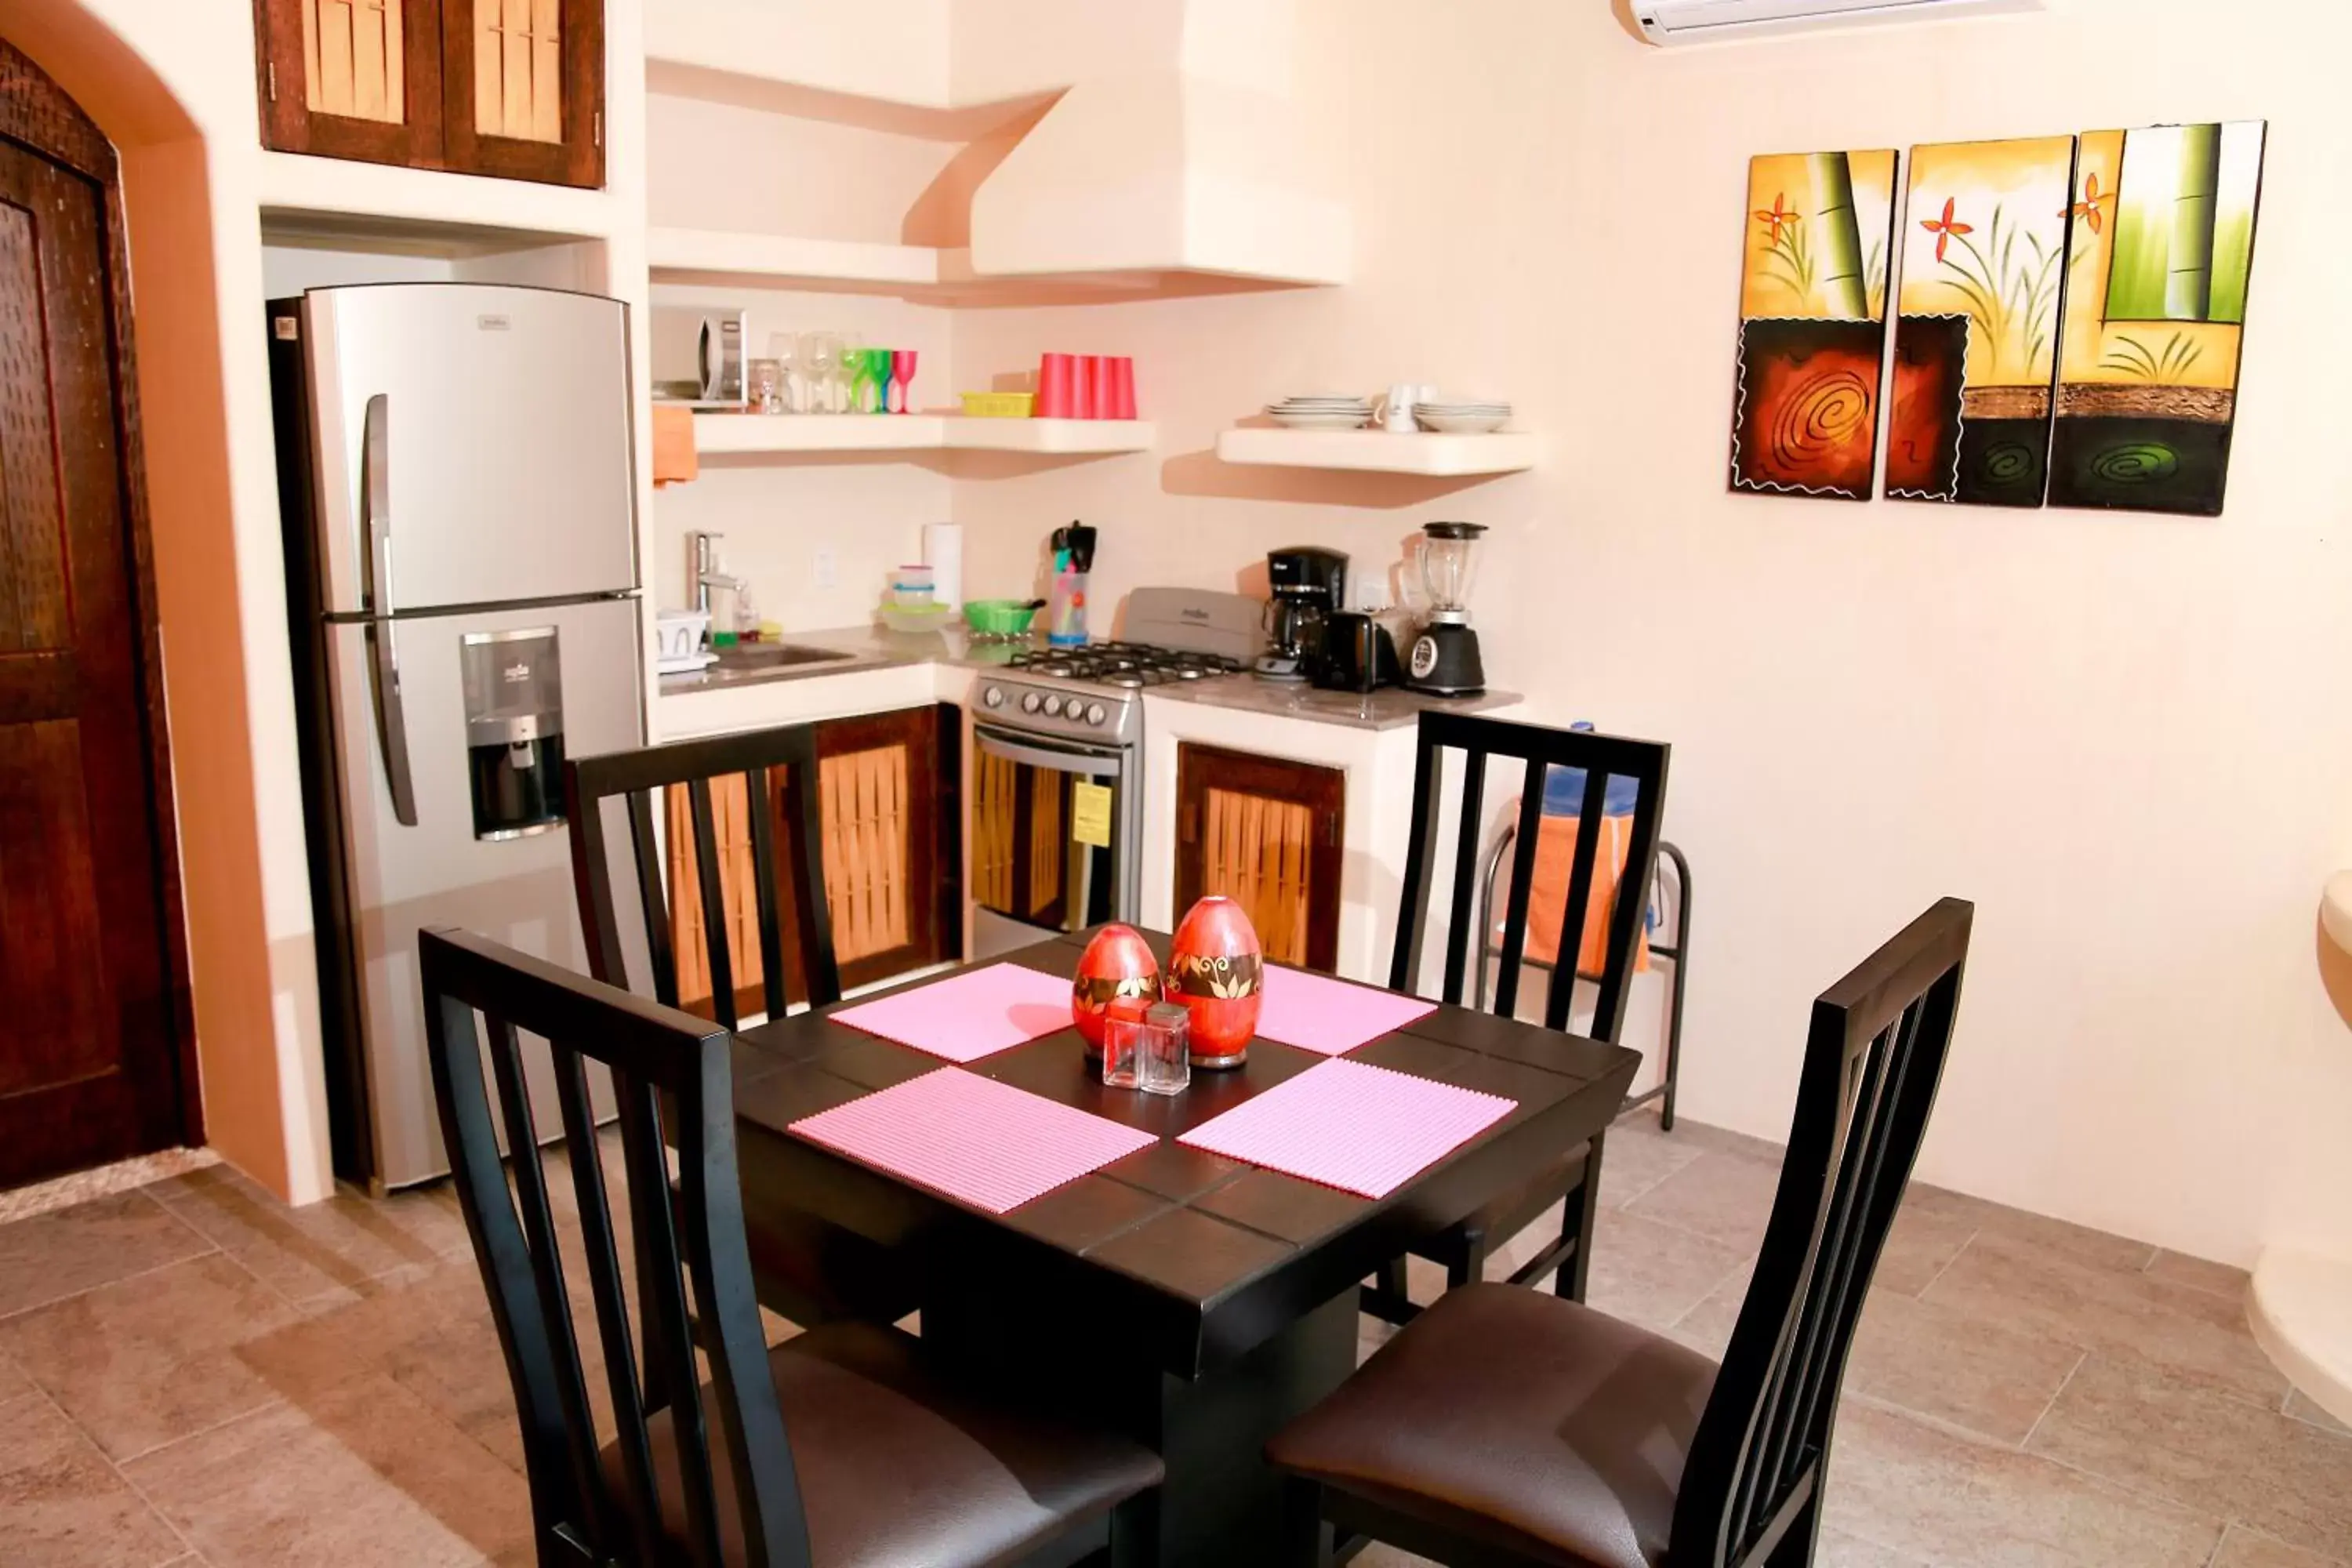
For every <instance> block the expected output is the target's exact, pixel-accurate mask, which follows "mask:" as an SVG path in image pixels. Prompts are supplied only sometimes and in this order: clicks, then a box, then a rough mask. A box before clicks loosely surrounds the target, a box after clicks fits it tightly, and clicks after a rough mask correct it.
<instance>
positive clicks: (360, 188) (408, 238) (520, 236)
mask: <svg viewBox="0 0 2352 1568" xmlns="http://www.w3.org/2000/svg"><path fill="white" fill-rule="evenodd" d="M260 183H261V200H260V204H259V205H260V208H261V216H262V222H263V225H264V226H265V227H266V228H268V229H270V230H272V231H273V232H277V233H280V234H289V235H299V234H309V235H312V236H315V237H322V238H334V237H349V238H352V239H365V238H370V237H375V238H383V239H391V240H398V241H404V242H406V243H408V244H410V245H422V246H424V247H426V248H428V249H440V250H446V251H447V252H449V253H452V254H478V253H482V252H488V251H498V250H512V249H521V248H528V247H534V246H539V245H546V244H555V243H563V242H567V241H572V240H581V239H610V238H612V237H614V235H616V234H620V233H623V232H625V231H626V230H627V229H629V228H631V227H633V226H635V219H634V218H633V217H631V216H628V215H626V214H625V213H624V212H623V210H622V205H621V203H620V201H619V199H618V198H617V197H615V196H614V195H612V194H611V193H610V192H608V191H584V190H574V189H572V188H571V187H569V186H565V185H543V184H534V183H533V182H531V181H529V180H498V179H490V178H488V177H486V176H484V175H480V174H450V173H447V172H446V171H444V170H439V169H404V168H395V167H394V166H392V165H390V164H384V163H358V162H355V161H353V160H350V159H344V158H320V157H314V156H311V155H310V154H308V153H278V152H265V153H262V154H261V182H260Z"/></svg>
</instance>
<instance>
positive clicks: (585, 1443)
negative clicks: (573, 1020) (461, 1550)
mask: <svg viewBox="0 0 2352 1568" xmlns="http://www.w3.org/2000/svg"><path fill="white" fill-rule="evenodd" d="M486 1021H487V1023H488V1035H489V1058H490V1071H491V1074H492V1078H493V1081H495V1082H496V1083H497V1085H498V1090H499V1116H500V1118H501V1120H503V1121H505V1123H506V1131H507V1148H508V1150H509V1154H510V1158H509V1161H508V1164H509V1168H510V1170H511V1171H512V1173H513V1179H514V1201H515V1206H516V1208H517V1209H518V1210H519V1211H520V1215H521V1218H522V1238H523V1246H524V1247H525V1248H526V1250H527V1251H528V1252H529V1254H530V1275H531V1283H532V1285H533V1286H534V1287H536V1289H535V1292H534V1294H535V1295H536V1297H537V1300H538V1306H539V1318H540V1328H541V1331H543V1332H544V1333H545V1334H546V1335H547V1339H548V1343H549V1344H550V1345H551V1347H552V1349H553V1352H554V1353H553V1355H552V1356H551V1358H550V1359H551V1362H552V1363H553V1371H554V1374H555V1393H556V1402H557V1406H558V1408H559V1410H560V1411H561V1412H562V1416H563V1436H564V1452H565V1456H566V1458H569V1460H570V1461H571V1465H572V1485H573V1487H574V1488H575V1489H576V1490H577V1491H578V1494H579V1496H580V1499H581V1500H582V1502H583V1504H584V1505H585V1506H586V1507H587V1508H588V1510H589V1511H590V1512H592V1513H593V1514H595V1515H597V1521H596V1522H597V1528H598V1532H599V1533H600V1534H602V1533H605V1532H606V1531H609V1530H610V1528H611V1521H610V1520H609V1519H608V1518H606V1517H604V1508H603V1505H604V1489H603V1488H602V1487H600V1486H598V1485H597V1484H596V1424H595V1421H594V1419H593V1417H591V1416H590V1415H589V1413H588V1388H587V1384H586V1382H585V1380H584V1379H583V1376H582V1374H581V1368H580V1346H579V1342H578V1341H577V1340H576V1339H575V1338H574V1337H573V1335H572V1298H571V1293H570V1292H569V1290H567V1289H566V1288H565V1286H564V1282H563V1264H562V1259H561V1258H558V1256H557V1255H556V1250H555V1216H554V1215H552V1214H551V1213H550V1212H549V1211H548V1206H547V1169H546V1167H545V1166H543V1165H541V1163H540V1161H539V1128H538V1124H537V1122H536V1121H535V1120H534V1119H533V1117H532V1115H531V1108H530V1090H529V1089H527V1088H526V1087H525V1085H524V1081H523V1073H522V1047H521V1043H520V1041H519V1040H517V1039H516V1037H515V1027H514V1025H513V1023H512V1022H511V1021H509V1020H508V1019H506V1018H501V1017H498V1016H491V1017H490V1018H488V1020H486Z"/></svg>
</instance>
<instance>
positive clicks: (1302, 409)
mask: <svg viewBox="0 0 2352 1568" xmlns="http://www.w3.org/2000/svg"><path fill="white" fill-rule="evenodd" d="M1265 411H1266V413H1268V414H1269V415H1272V416H1274V422H1275V423H1276V425H1280V426H1284V427H1285V428H1286V429H1291V430H1354V429H1357V428H1359V427H1360V426H1365V425H1369V424H1370V423H1371V419H1372V402H1371V399H1370V398H1368V397H1349V396H1345V395H1341V394H1338V393H1320V394H1310V395H1307V396H1304V397H1286V398H1284V399H1283V400H1282V401H1281V402H1279V403H1269V404H1267V405H1265Z"/></svg>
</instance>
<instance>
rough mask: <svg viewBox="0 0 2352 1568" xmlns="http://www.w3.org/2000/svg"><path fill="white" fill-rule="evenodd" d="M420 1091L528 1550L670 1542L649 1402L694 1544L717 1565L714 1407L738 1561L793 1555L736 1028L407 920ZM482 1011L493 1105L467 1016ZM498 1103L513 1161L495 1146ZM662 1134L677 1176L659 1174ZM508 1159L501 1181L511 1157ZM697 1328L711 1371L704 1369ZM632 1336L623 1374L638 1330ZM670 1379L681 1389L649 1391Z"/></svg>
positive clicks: (788, 1462)
mask: <svg viewBox="0 0 2352 1568" xmlns="http://www.w3.org/2000/svg"><path fill="white" fill-rule="evenodd" d="M419 948H420V952H421V955H422V963H423V969H424V985H425V1011H426V1019H427V1026H428V1034H429V1036H430V1043H431V1057H432V1068H433V1080H434V1089H435V1098H436V1102H437V1103H438V1105H439V1108H440V1113H441V1123H442V1132H443V1136H444V1139H445V1141H446V1143H447V1145H448V1149H449V1156H450V1163H451V1166H452V1169H453V1171H454V1173H455V1175H456V1180H457V1194H458V1200H459V1205H460V1206H461V1207H462V1208H463V1209H464V1211H465V1215H466V1225H467V1232H468V1234H469V1235H470V1236H471V1237H472V1238H473V1242H474V1249H475V1256H476V1258H477V1259H478V1261H479V1262H480V1264H481V1266H482V1274H483V1282H484V1285H485V1287H486V1289H488V1294H489V1299H490V1306H491V1314H492V1317H493V1319H494V1320H495V1321H496V1323H497V1325H498V1330H499V1343H500V1346H501V1348H502V1349H503V1350H504V1351H505V1352H506V1358H507V1365H508V1371H509V1375H510V1377H511V1378H512V1380H513V1383H514V1387H515V1398H516V1405H517V1407H518V1410H519V1412H520V1416H521V1422H522V1427H523V1435H524V1453H525V1458H526V1460H527V1464H528V1468H529V1470H530V1490H531V1507H532V1513H533V1519H534V1524H535V1527H536V1530H537V1532H538V1537H539V1542H540V1545H541V1552H542V1554H543V1555H545V1556H547V1557H548V1559H549V1560H555V1559H556V1558H558V1557H559V1556H560V1557H562V1558H563V1560H569V1558H570V1556H572V1555H581V1556H584V1557H585V1558H586V1560H588V1561H593V1562H614V1561H620V1562H644V1563H652V1562H659V1561H667V1560H669V1558H670V1556H671V1552H672V1548H670V1547H669V1546H667V1545H666V1544H665V1542H666V1540H667V1533H666V1531H664V1529H663V1525H662V1521H661V1516H660V1513H659V1505H658V1502H657V1493H658V1488H657V1486H656V1479H655V1472H654V1466H653V1461H652V1458H651V1456H652V1452H653V1447H654V1444H653V1441H652V1434H651V1432H650V1429H649V1427H650V1422H651V1420H652V1419H653V1417H654V1416H655V1415H657V1414H660V1413H662V1412H664V1411H666V1412H667V1420H668V1423H669V1426H670V1429H671V1434H672V1436H671V1440H670V1441H671V1446H672V1447H674V1449H675V1451H676V1455H677V1465H678V1473H679V1479H680V1481H681V1482H682V1501H683V1505H684V1508H683V1512H684V1519H683V1521H682V1523H683V1525H684V1535H685V1541H684V1546H685V1550H686V1553H687V1555H688V1558H689V1559H690V1560H691V1561H692V1562H694V1563H698V1564H701V1565H706V1568H719V1563H720V1562H721V1556H720V1544H719V1543H720V1540H721V1538H722V1531H721V1528H720V1524H719V1518H718V1500H717V1499H718V1491H717V1489H716V1487H715V1485H714V1471H713V1465H714V1459H713V1455H712V1451H711V1434H710V1426H711V1425H712V1422H711V1421H709V1420H707V1419H706V1418H705V1406H704V1400H705V1398H706V1396H707V1397H708V1398H709V1401H710V1404H711V1405H712V1407H713V1411H714V1414H715V1416H716V1425H717V1426H719V1430H720V1431H721V1432H722V1433H723V1434H724V1438H723V1442H724V1447H725V1448H726V1461H727V1463H728V1464H729V1466H730V1473H731V1479H732V1480H733V1482H734V1485H733V1487H732V1493H733V1496H734V1499H735V1500H736V1503H737V1506H738V1507H739V1509H740V1513H741V1526H742V1530H741V1534H742V1538H743V1540H744V1542H745V1543H746V1549H747V1550H746V1562H747V1563H749V1564H751V1568H808V1562H809V1548H808V1536H807V1526H806V1522H805V1520H804V1518H803V1513H802V1509H801V1501H800V1492H799V1483H798V1480H797V1478H796V1476H795V1474H794V1471H793V1463H792V1455H791V1450H790V1448H789V1447H788V1446H787V1443H786V1440H785V1432H784V1426H783V1414H782V1409H781V1407H780V1406H779V1405H778V1403H777V1398H776V1389H775V1384H774V1383H773V1381H772V1376H771V1373H770V1371H769V1366H768V1359H767V1350H766V1342H765V1335H764V1334H763V1332H762V1331H761V1320H760V1310H759V1304H758V1301H757V1299H756V1297H755V1295H754V1292H753V1288H752V1282H751V1252H750V1247H749V1246H748V1244H747V1242H746V1240H745V1237H744V1230H743V1214H742V1198H741V1194H740V1189H739V1187H738V1185H737V1177H736V1173H735V1143H734V1104H733V1094H732V1077H731V1074H732V1070H733V1068H732V1060H731V1049H730V1044H731V1042H730V1036H729V1034H728V1032H727V1031H726V1030H725V1029H724V1028H714V1027H711V1026H708V1025H705V1024H704V1023H702V1022H701V1021H700V1020H698V1019H696V1018H692V1017H689V1016H686V1015H684V1014H682V1013H679V1012H677V1010H676V1009H674V1008H669V1007H665V1006H661V1005H656V1004H653V1003H648V1002H646V1001H643V1000H641V999H639V998H637V997H635V996H632V995H630V994H627V993H626V992H624V991H621V990H618V989H616V988H614V987H613V986H609V985H604V984H599V983H597V982H595V981H593V980H588V979H585V978H583V977H581V976H578V975H573V974H570V973H566V972H564V971H563V970H562V969H559V968H557V967H555V966H554V965H551V964H548V963H542V962H541V961H539V960H536V959H531V958H529V957H526V956H525V955H523V954H521V953H518V952H513V951H512V950H510V949H508V948H504V947H501V946H499V944H498V943H495V942H488V941H487V940H485V939H483V938H480V937H477V936H474V935H472V934H470V933H467V932H463V931H447V930H431V931H425V932H423V933H421V935H420V938H419ZM477 1013H479V1014H480V1016H482V1017H483V1018H485V1019H487V1020H488V1052H487V1054H488V1057H489V1058H490V1071H491V1077H493V1078H494V1079H495V1080H496V1084H497V1093H498V1099H499V1111H498V1113H497V1115H496V1116H494V1114H493V1112H492V1110H491V1107H490V1089H489V1084H488V1081H486V1079H485V1075H484V1071H483V1065H482V1058H483V1056H484V1054H485V1051H484V1045H483V1040H482V1037H481V1035H480V1034H479V1033H478V1031H477V1028H476V1015H477ZM519 1030H520V1031H528V1032H529V1033H530V1034H531V1035H535V1036H539V1037H543V1038H545V1039H546V1041H547V1042H548V1047H549V1050H550V1052H551V1055H552V1058H553V1063H554V1068H555V1077H554V1083H555V1101H556V1105H557V1107H558V1109H559V1110H560V1112H561V1115H562V1122H563V1127H564V1131H565V1133H566V1140H567V1142H566V1149H565V1153H566V1157H567V1158H569V1159H570V1160H571V1161H572V1185H573V1190H574V1192H575V1194H577V1196H578V1199H579V1223H580V1232H581V1242H582V1246H583V1250H584V1252H585V1255H586V1261H587V1265H588V1277H589V1281H590V1287H591V1289H590V1294H591V1297H592V1299H593V1306H594V1311H595V1316H596V1320H597V1321H596V1328H597V1341H598V1343H599V1344H600V1346H601V1347H602V1348H603V1350H604V1362H605V1371H606V1376H607V1381H608V1383H609V1384H610V1386H611V1389H612V1394H613V1407H614V1424H615V1426H616V1427H617V1428H618V1445H619V1451H620V1456H621V1461H622V1463H621V1469H622V1471H623V1482H622V1487H621V1489H620V1490H621V1495H617V1496H616V1495H614V1489H612V1488H611V1487H610V1486H609V1485H608V1482H607V1478H606V1475H605V1472H604V1468H602V1467H601V1465H600V1463H599V1456H598V1452H597V1447H596V1437H595V1425H594V1420H593V1413H592V1409H591V1407H590V1405H589V1404H588V1400H587V1393H586V1390H587V1383H586V1378H585V1376H584V1374H583V1368H582V1365H581V1360H580V1344H579V1341H578V1337H577V1335H576V1334H575V1333H574V1331H573V1329H572V1315H571V1306H570V1302H569V1300H568V1299H567V1292H566V1287H565V1277H564V1273H563V1267H562V1250H561V1243H560V1240H559V1233H558V1229H557V1227H556V1226H555V1223H554V1218H553V1214H552V1210H551V1205H550V1204H549V1201H548V1188H547V1182H546V1174H545V1170H544V1167H543V1165H542V1164H541V1154H540V1153H539V1151H538V1148H537V1143H536V1138H537V1118H536V1116H535V1114H534V1112H533V1110H532V1107H531V1102H530V1091H529V1089H528V1086H527V1081H528V1080H527V1079H526V1076H525V1074H524V1072H523V1070H522V1065H521V1061H520V1052H519V1043H518V1031H519ZM583 1058H584V1059H593V1060H595V1061H598V1062H601V1063H603V1064H604V1066H605V1067H606V1068H608V1069H610V1072H611V1074H612V1079H613V1087H614V1101H615V1104H616V1106H617V1109H618V1121H619V1133H620V1147H621V1158H622V1168H623V1178H624V1179H623V1183H622V1188H623V1191H624V1192H625V1194H626V1202H627V1210H628V1218H629V1226H630V1229H631V1232H632V1235H633V1237H634V1239H635V1256H636V1258H637V1260H638V1268H639V1271H640V1273H639V1278H638V1279H637V1281H636V1284H637V1290H636V1300H637V1301H638V1302H639V1303H640V1305H641V1308H642V1311H643V1316H644V1318H645V1319H646V1321H643V1322H642V1323H639V1324H635V1325H633V1324H632V1323H631V1322H630V1321H629V1292H628V1291H627V1290H626V1289H625V1286H624V1283H623V1280H622V1277H621V1271H620V1267H619V1256H620V1254H619V1249H618V1247H617V1244H616V1242H615V1239H614V1215H613V1210H612V1205H610V1203H609V1201H608V1199H607V1197H606V1187H605V1182H604V1168H603V1163H602V1160H601V1158H600V1155H599V1148H600V1144H599V1140H598V1137H597V1135H596V1132H595V1130H594V1127H593V1115H592V1110H591V1107H590V1104H589V1101H588V1098H587V1089H586V1078H585V1068H584V1065H583ZM501 1120H502V1121H503V1123H504V1131H505V1132H506V1135H507V1139H508V1142H509V1146H510V1147H511V1148H512V1149H513V1150H514V1151H515V1153H514V1156H513V1157H512V1159H511V1160H508V1159H505V1158H502V1156H501V1153H500V1151H499V1121H501ZM671 1148H675V1150H676V1152H677V1166H678V1172H679V1174H678V1177H677V1185H676V1187H675V1188H673V1185H672V1179H671V1175H670V1158H671V1157H670V1153H669V1150H670V1149H671ZM509 1165H511V1167H512V1187H511V1189H510V1188H509ZM689 1282H690V1283H691V1288H692V1292H693V1295H692V1303H693V1310H694V1311H695V1312H696V1313H698V1323H699V1328H700V1341H701V1349H702V1351H703V1352H704V1353H706V1354H707V1355H708V1356H709V1363H710V1370H711V1382H710V1385H709V1388H708V1390H704V1389H702V1388H701V1380H700V1376H699V1373H698V1366H697V1361H696V1349H697V1334H696V1325H697V1318H696V1317H695V1316H692V1315H690V1312H689V1306H688V1284H689ZM639 1345H642V1351H643V1356H644V1368H643V1370H644V1373H645V1380H644V1387H645V1388H646V1391H647V1392H646V1394H645V1395H644V1396H643V1398H642V1399H641V1398H640V1395H639V1392H638V1390H639V1384H638V1382H637V1378H636V1372H637V1366H636V1363H635V1354H634V1352H635V1347H637V1346H639ZM656 1389H661V1390H674V1391H676V1397H667V1396H665V1395H662V1394H656V1392H654V1391H655V1390H656Z"/></svg>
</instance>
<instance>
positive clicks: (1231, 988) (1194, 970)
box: [1168, 894, 1265, 1068]
mask: <svg viewBox="0 0 2352 1568" xmlns="http://www.w3.org/2000/svg"><path fill="white" fill-rule="evenodd" d="M1264 972H1265V944H1264V943H1262V942H1259V941H1258V939H1257V928H1256V927H1255V926H1253V925H1251V924H1250V918H1249V916H1248V914H1247V913H1246V912H1244V910H1243V909H1242V907H1241V905H1239V904H1237V903H1235V902H1234V900H1231V899H1228V898H1225V897H1224V896H1223V895H1222V894H1212V895H1211V896H1210V897H1208V898H1205V899H1202V900H1201V901H1200V902H1199V903H1197V904H1194V905H1193V906H1192V908H1191V909H1190V910H1186V911H1185V914H1184V920H1183V922H1182V923H1181V924H1180V925H1179V926H1177V928H1176V940H1175V942H1174V943H1173V944H1172V945H1171V948H1170V949H1169V953H1168V999H1169V1000H1170V1001H1171V1002H1181V1003H1182V1004H1183V1005H1185V1007H1186V1008H1187V1009H1189V1010H1190V1011H1191V1013H1192V1065H1193V1066H1194V1067H1196V1068H1237V1067H1239V1066H1241V1065H1242V1063H1243V1062H1244V1061H1246V1060H1247V1059H1248V1058H1249V1043H1250V1037H1252V1036H1253V1035H1255V1034H1256V1033H1257V1015H1258V1008H1259V1007H1260V1006H1261V1005H1263V1004H1264V1002H1265V994H1264V993H1263V991H1262V989H1261V984H1260V983H1261V980H1262V977H1263V975H1264Z"/></svg>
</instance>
